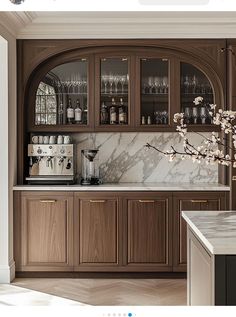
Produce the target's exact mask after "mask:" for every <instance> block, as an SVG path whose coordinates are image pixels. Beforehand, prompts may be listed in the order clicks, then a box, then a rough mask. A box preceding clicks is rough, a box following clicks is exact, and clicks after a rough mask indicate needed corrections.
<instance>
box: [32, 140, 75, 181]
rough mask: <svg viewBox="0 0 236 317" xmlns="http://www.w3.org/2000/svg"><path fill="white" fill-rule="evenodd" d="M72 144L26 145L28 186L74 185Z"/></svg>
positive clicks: (73, 146) (73, 150)
mask: <svg viewBox="0 0 236 317" xmlns="http://www.w3.org/2000/svg"><path fill="white" fill-rule="evenodd" d="M75 154H76V151H75V145H74V144H28V159H29V177H26V181H27V182H28V183H29V184H74V183H75V177H76V161H75V159H76V157H75Z"/></svg>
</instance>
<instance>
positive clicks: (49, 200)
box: [40, 199, 56, 204]
mask: <svg viewBox="0 0 236 317" xmlns="http://www.w3.org/2000/svg"><path fill="white" fill-rule="evenodd" d="M40 202H41V203H48V204H54V203H55V202H56V200H55V199H45V200H43V199H42V200H40Z"/></svg>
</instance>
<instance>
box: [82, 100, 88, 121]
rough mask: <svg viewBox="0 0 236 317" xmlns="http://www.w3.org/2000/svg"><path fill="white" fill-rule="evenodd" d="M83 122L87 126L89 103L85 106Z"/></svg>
mask: <svg viewBox="0 0 236 317" xmlns="http://www.w3.org/2000/svg"><path fill="white" fill-rule="evenodd" d="M82 122H83V123H84V124H87V122H88V106H87V103H85V105H84V110H83V113H82Z"/></svg>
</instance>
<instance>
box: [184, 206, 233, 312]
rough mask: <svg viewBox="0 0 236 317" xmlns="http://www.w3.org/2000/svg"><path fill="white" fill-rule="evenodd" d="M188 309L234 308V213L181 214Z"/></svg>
mask: <svg viewBox="0 0 236 317" xmlns="http://www.w3.org/2000/svg"><path fill="white" fill-rule="evenodd" d="M182 217H183V218H184V219H185V221H186V222H187V225H188V230H187V235H188V238H187V245H188V246H187V251H188V252H187V253H188V305H193V306H194V305H235V304H236V211H235V212H234V211H205V212H204V213H202V212H199V211H184V212H182Z"/></svg>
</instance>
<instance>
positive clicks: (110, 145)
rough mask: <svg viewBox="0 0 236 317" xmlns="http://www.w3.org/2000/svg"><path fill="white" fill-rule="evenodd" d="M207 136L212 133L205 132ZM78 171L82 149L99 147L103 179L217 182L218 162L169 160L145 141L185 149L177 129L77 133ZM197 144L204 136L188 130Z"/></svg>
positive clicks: (105, 181) (116, 180)
mask: <svg viewBox="0 0 236 317" xmlns="http://www.w3.org/2000/svg"><path fill="white" fill-rule="evenodd" d="M204 135H205V136H208V135H209V134H207V133H204ZM73 137H74V141H75V142H76V143H77V152H78V153H77V164H78V166H77V167H78V168H77V169H78V174H79V175H80V174H81V150H82V149H89V148H92V149H93V148H96V149H99V162H100V176H101V178H102V180H103V182H104V183H118V182H119V183H126V182H127V183H130V182H141V183H150V182H168V183H170V182H172V183H179V182H188V183H217V182H218V166H217V164H215V165H205V164H203V163H201V164H199V163H193V162H192V161H191V160H189V159H187V160H184V161H182V160H181V159H177V160H175V161H173V162H169V161H168V158H167V157H165V156H164V155H162V154H160V153H158V152H156V151H155V150H153V149H147V148H145V147H144V145H145V144H146V143H147V142H148V143H150V144H152V145H154V146H156V147H158V148H160V149H162V150H167V149H170V147H171V145H174V146H175V148H176V149H179V150H180V149H182V139H181V137H180V136H179V135H178V133H167V132H165V133H158V132H156V133H110V132H109V133H78V134H76V135H73ZM189 139H190V140H192V142H194V144H197V145H199V144H201V142H202V137H201V136H199V135H197V134H194V133H189Z"/></svg>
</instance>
